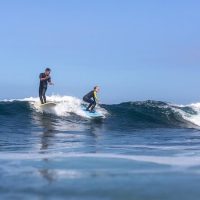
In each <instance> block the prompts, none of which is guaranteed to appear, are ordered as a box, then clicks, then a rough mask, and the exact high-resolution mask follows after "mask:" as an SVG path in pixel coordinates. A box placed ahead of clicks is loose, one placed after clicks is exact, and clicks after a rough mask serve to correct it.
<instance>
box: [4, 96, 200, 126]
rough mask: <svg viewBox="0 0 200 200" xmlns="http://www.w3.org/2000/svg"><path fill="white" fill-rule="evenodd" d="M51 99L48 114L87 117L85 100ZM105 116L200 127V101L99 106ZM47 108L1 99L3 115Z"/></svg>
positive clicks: (129, 122) (111, 120)
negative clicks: (52, 106)
mask: <svg viewBox="0 0 200 200" xmlns="http://www.w3.org/2000/svg"><path fill="white" fill-rule="evenodd" d="M47 98H48V101H52V102H56V103H57V106H56V107H55V108H54V109H53V110H49V111H48V114H53V115H55V116H58V117H68V118H70V117H71V116H74V115H75V116H78V117H81V118H87V116H86V115H85V113H84V112H83V110H82V109H81V107H82V105H83V102H82V100H80V99H78V98H75V97H71V96H50V97H47ZM97 110H98V112H101V113H102V114H103V115H104V116H105V117H106V119H105V124H107V125H108V126H112V127H113V126H116V127H117V126H118V127H121V128H123V127H132V128H137V127H140V128H146V127H188V128H198V127H200V103H196V104H190V105H186V106H184V105H174V104H170V103H166V102H161V101H137V102H126V103H121V104H115V105H101V106H99V107H97ZM33 112H34V113H41V112H44V110H42V109H41V107H40V106H39V99H38V98H33V97H30V98H25V99H12V100H3V101H0V116H1V118H2V117H5V116H16V115H27V114H28V115H30V114H32V113H33Z"/></svg>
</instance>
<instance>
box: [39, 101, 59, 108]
mask: <svg viewBox="0 0 200 200" xmlns="http://www.w3.org/2000/svg"><path fill="white" fill-rule="evenodd" d="M56 105H57V104H56V103H54V102H47V103H44V104H41V105H40V107H41V108H45V109H48V108H49V109H51V108H53V107H55V106H56Z"/></svg>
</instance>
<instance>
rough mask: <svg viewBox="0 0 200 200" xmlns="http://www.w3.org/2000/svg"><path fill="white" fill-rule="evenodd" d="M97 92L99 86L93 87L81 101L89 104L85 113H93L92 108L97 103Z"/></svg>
mask: <svg viewBox="0 0 200 200" xmlns="http://www.w3.org/2000/svg"><path fill="white" fill-rule="evenodd" d="M99 91H100V88H99V86H95V87H94V89H93V90H92V91H91V92H89V93H88V94H86V95H85V96H84V97H83V101H85V102H86V103H89V106H88V107H87V109H86V110H87V111H90V112H94V108H95V106H96V105H97V102H98V97H97V93H98V92H99Z"/></svg>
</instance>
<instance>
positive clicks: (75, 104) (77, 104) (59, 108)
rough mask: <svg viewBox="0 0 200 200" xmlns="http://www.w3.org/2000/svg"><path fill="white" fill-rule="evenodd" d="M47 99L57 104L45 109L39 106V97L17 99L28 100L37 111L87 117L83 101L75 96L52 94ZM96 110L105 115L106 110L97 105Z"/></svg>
mask: <svg viewBox="0 0 200 200" xmlns="http://www.w3.org/2000/svg"><path fill="white" fill-rule="evenodd" d="M47 100H48V101H50V102H55V103H56V104H57V105H56V106H55V107H53V108H52V109H49V110H46V109H43V108H41V106H40V101H39V98H34V97H30V98H25V99H19V101H28V102H29V103H30V105H31V106H32V108H33V109H35V110H36V111H37V112H47V113H51V114H55V115H57V116H69V115H70V114H71V113H74V114H76V115H78V116H81V117H85V118H89V117H88V116H87V115H86V113H85V112H84V111H83V109H82V107H81V106H82V104H84V102H83V101H82V100H80V99H78V98H76V97H72V96H59V95H53V96H47ZM96 110H97V111H98V112H99V113H101V114H102V115H104V116H106V115H107V111H106V110H105V109H103V108H101V107H99V106H97V107H96Z"/></svg>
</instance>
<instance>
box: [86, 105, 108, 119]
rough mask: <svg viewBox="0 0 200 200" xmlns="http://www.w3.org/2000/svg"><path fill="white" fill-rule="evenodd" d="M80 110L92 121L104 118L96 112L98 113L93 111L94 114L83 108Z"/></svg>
mask: <svg viewBox="0 0 200 200" xmlns="http://www.w3.org/2000/svg"><path fill="white" fill-rule="evenodd" d="M82 110H83V112H84V113H85V114H86V116H87V117H88V118H92V119H102V118H105V116H104V115H103V114H102V113H100V112H98V111H95V112H90V111H87V110H86V108H85V107H84V106H83V107H82Z"/></svg>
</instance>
